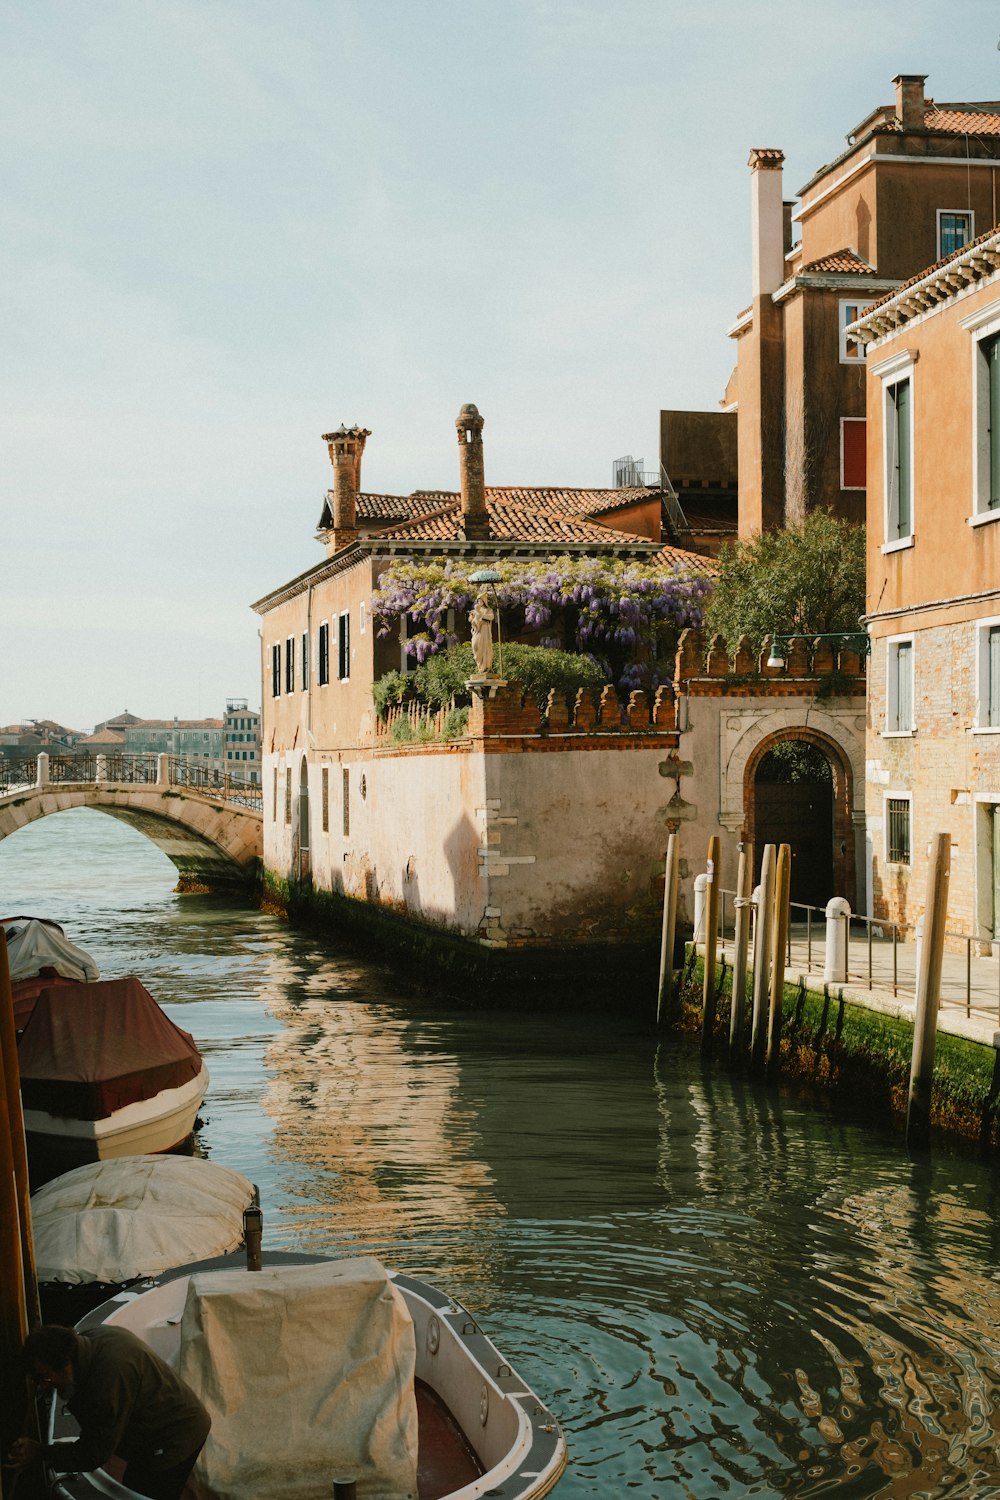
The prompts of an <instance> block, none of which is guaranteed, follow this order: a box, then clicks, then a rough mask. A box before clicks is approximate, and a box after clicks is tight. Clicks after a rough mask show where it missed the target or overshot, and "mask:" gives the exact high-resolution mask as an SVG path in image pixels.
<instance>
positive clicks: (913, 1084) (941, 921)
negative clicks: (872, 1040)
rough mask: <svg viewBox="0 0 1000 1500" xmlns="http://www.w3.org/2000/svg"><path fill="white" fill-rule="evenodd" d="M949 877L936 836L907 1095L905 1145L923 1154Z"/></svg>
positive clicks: (943, 844) (947, 848)
mask: <svg viewBox="0 0 1000 1500" xmlns="http://www.w3.org/2000/svg"><path fill="white" fill-rule="evenodd" d="M950 878H951V834H950V833H938V834H935V836H934V842H933V844H932V845H931V858H930V864H929V866H928V869H927V901H926V904H925V906H924V941H923V946H922V947H921V950H920V967H919V969H918V970H917V1005H916V1014H915V1016H914V1018H913V1056H912V1059H911V1062H910V1096H909V1100H908V1102H907V1106H906V1144H907V1146H908V1147H909V1148H910V1149H912V1150H917V1151H926V1149H927V1148H928V1146H929V1145H930V1136H931V1080H932V1077H933V1073H934V1047H935V1044H936V1042H937V1019H938V1001H939V1000H940V997H941V959H942V955H943V953H944V929H945V924H946V922H947V918H948V882H949V880H950Z"/></svg>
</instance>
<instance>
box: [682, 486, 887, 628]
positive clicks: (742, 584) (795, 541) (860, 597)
mask: <svg viewBox="0 0 1000 1500" xmlns="http://www.w3.org/2000/svg"><path fill="white" fill-rule="evenodd" d="M864 608H865V529H864V527H863V526H856V525H853V524H852V523H851V522H849V521H842V520H839V519H838V518H837V517H836V516H835V515H833V513H832V512H831V511H829V510H816V511H812V512H811V513H810V515H809V516H807V517H806V520H805V521H804V522H803V524H802V525H801V526H795V527H792V528H790V529H789V530H787V531H767V532H763V533H762V534H761V535H760V536H755V537H753V538H752V540H750V541H747V542H733V543H731V544H730V545H728V546H725V547H723V549H722V551H721V553H720V554H719V574H718V577H717V579H716V582H715V588H714V590H713V591H712V597H711V599H710V600H709V601H708V605H707V607H706V610H705V625H706V628H707V629H708V631H709V633H710V634H716V633H718V634H719V635H724V636H725V637H726V639H727V641H728V642H729V644H730V646H734V645H735V644H736V641H737V640H738V639H739V637H740V636H741V635H745V636H748V637H749V639H750V643H751V645H752V646H753V648H754V650H758V651H759V650H760V647H761V645H762V644H763V641H764V637H765V636H767V635H779V636H786V637H787V636H790V635H804V636H815V635H828V634H831V633H834V632H840V631H844V632H852V633H855V634H856V633H857V632H858V631H859V630H861V629H863V627H862V626H860V625H859V618H860V616H861V615H862V614H863V613H864Z"/></svg>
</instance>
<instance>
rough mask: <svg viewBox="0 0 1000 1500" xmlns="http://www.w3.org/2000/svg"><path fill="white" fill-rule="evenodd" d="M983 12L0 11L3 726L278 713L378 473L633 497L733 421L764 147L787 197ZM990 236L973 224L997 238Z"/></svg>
mask: <svg viewBox="0 0 1000 1500" xmlns="http://www.w3.org/2000/svg"><path fill="white" fill-rule="evenodd" d="M998 40H1000V12H998V11H997V9H996V6H995V5H994V4H992V3H986V0H970V3H967V4H965V5H963V6H962V7H961V11H960V13H959V12H956V20H955V21H954V22H951V21H947V20H943V19H942V13H941V9H940V5H939V4H937V3H936V0H935V3H931V0H907V3H902V0H882V3H877V0H866V3H865V4H864V5H862V4H860V3H855V0H843V3H841V4H839V5H838V6H836V7H829V6H827V7H819V8H818V9H816V8H814V9H813V11H811V12H803V11H795V10H791V11H790V10H789V9H788V8H787V7H778V6H775V5H773V4H768V5H764V4H759V3H756V0H701V3H699V4H691V3H689V0H685V3H678V0H613V3H612V0H461V3H454V0H270V3H261V0H0V135H2V142H3V149H2V152H0V267H2V271H0V383H2V392H0V394H2V409H0V514H2V517H3V526H2V532H0V724H10V723H16V722H18V721H20V720H27V719H32V718H34V719H41V718H49V719H55V720H57V721H58V722H60V723H63V724H66V725H68V726H70V727H71V728H74V729H79V730H84V731H88V730H90V729H91V728H92V727H93V725H94V724H95V723H96V722H98V721H100V720H103V719H105V718H108V717H109V716H111V715H113V714H116V713H120V712H122V711H123V710H125V709H127V710H128V711H129V712H131V713H135V714H139V715H140V716H142V717H149V718H161V717H173V716H174V715H177V716H178V717H180V718H202V717H218V716H220V715H221V713H222V711H223V708H224V705H225V700H226V699H227V698H229V697H240V698H246V699H247V700H248V701H249V702H250V704H251V706H259V704H260V700H261V689H260V668H259V645H258V637H257V630H258V625H259V619H258V617H257V615H256V614H254V612H253V611H252V610H251V609H250V607H249V606H250V603H251V602H252V601H253V600H254V599H257V598H260V597H261V596H262V595H264V594H265V593H267V592H269V591H270V590H272V589H274V588H276V587H277V586H278V585H280V584H281V583H283V582H285V581H286V580H288V579H290V578H292V577H294V576H296V575H297V574H299V573H301V572H303V571H304V570H305V569H307V568H308V567H310V566H312V565H313V564H314V563H316V562H319V561H320V560H321V559H322V557H323V555H324V554H323V551H322V549H321V547H320V545H319V543H317V542H316V540H315V529H316V523H317V521H318V519H319V515H320V510H321V506H322V501H323V495H324V492H325V491H326V490H327V489H328V488H329V487H330V486H331V484H332V470H331V468H330V461H329V457H328V454H327V450H326V446H325V444H324V443H323V442H322V441H321V438H322V434H323V433H324V432H328V431H330V430H331V428H334V427H337V426H339V425H340V424H341V423H342V422H346V423H348V424H354V423H360V424H362V425H363V426H365V427H368V428H370V429H371V432H372V436H371V437H370V438H369V439H368V445H367V449H366V452H365V457H364V467H363V472H362V488H363V489H366V490H375V491H383V492H395V493H408V492H409V491H410V490H413V489H433V488H445V489H453V490H457V488H458V454H457V451H456V449H457V444H456V438H455V427H454V422H455V417H456V415H457V414H458V411H459V408H460V407H461V406H462V405H463V403H464V402H466V401H474V402H475V403H476V404H477V405H478V407H479V409H480V411H481V412H482V414H483V416H484V418H485V422H486V426H485V430H484V443H485V460H486V478H487V483H492V484H522V485H528V484H532V485H546V484H563V485H594V486H604V485H609V484H610V483H611V465H612V461H613V459H615V458H616V457H618V456H620V455H622V454H625V453H632V454H634V455H636V456H638V457H643V458H645V459H646V461H647V467H655V465H656V463H657V461H658V433H659V412H660V409H661V408H663V407H679V408H691V409H701V408H713V409H714V408H716V407H717V404H718V402H719V400H720V398H721V397H722V395H723V391H724V388H725V384H726V380H727V378H728V376H729V373H730V371H731V369H732V366H733V363H734V345H733V344H732V342H731V341H730V340H729V339H727V337H726V332H725V331H726V329H727V327H729V326H730V324H731V323H732V321H733V319H734V317H735V315H736V313H737V312H739V311H740V309H741V308H743V307H745V306H746V304H747V302H748V301H749V297H750V252H749V221H750V183H749V173H748V170H747V156H748V154H749V151H750V149H751V147H754V146H777V147H780V148H781V149H783V150H784V152H785V157H786V161H785V176H784V190H785V196H786V197H792V196H794V195H795V193H796V191H797V190H798V189H799V188H800V187H801V186H802V185H803V184H804V183H805V182H807V181H808V179H809V178H810V177H811V176H812V174H813V172H814V171H815V170H816V169H817V168H818V167H819V166H821V165H822V164H823V163H825V162H828V161H830V160H832V159H833V158H834V157H835V156H837V155H838V154H839V152H840V151H841V150H842V149H843V147H844V145H845V139H844V138H845V136H846V134H847V133H848V131H850V130H851V129H852V127H853V126H854V125H856V124H857V123H858V122H859V121H860V120H862V119H863V118H864V117H865V116H866V115H867V114H868V113H869V112H870V111H871V110H872V109H873V108H874V107H876V106H877V105H879V104H886V103H890V102H891V101H892V99H893V96H894V90H893V86H892V82H891V80H892V78H893V77H894V75H895V74H897V73H900V72H904V73H926V74H928V82H927V92H928V93H929V94H930V95H932V96H933V97H934V98H936V99H938V100H939V101H942V100H949V101H954V100H979V99H998V98H1000V51H998ZM978 227H979V226H977V229H978Z"/></svg>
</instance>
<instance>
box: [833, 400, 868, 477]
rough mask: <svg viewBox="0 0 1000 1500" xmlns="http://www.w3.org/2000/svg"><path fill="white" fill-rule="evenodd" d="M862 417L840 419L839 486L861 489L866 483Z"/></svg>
mask: <svg viewBox="0 0 1000 1500" xmlns="http://www.w3.org/2000/svg"><path fill="white" fill-rule="evenodd" d="M867 432H868V423H867V422H866V421H865V419H864V417H841V419H840V488H841V489H842V490H863V489H864V488H865V486H866V484H867V472H868V454H867V449H866V435H867Z"/></svg>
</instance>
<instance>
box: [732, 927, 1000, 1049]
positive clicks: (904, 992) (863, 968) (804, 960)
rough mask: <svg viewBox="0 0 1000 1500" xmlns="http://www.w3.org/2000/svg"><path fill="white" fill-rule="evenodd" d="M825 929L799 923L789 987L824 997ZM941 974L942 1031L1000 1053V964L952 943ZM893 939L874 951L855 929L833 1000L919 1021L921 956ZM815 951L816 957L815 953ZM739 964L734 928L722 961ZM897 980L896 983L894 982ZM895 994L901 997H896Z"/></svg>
mask: <svg viewBox="0 0 1000 1500" xmlns="http://www.w3.org/2000/svg"><path fill="white" fill-rule="evenodd" d="M825 940H826V928H825V923H823V922H818V923H815V922H814V923H813V925H812V931H811V933H810V932H809V931H808V929H807V927H806V924H805V923H804V922H803V923H795V924H793V926H792V929H791V943H790V950H791V952H790V958H789V962H788V965H787V967H786V969H785V980H786V983H788V984H798V982H799V980H800V978H801V979H804V980H805V983H806V985H807V986H808V988H809V989H811V990H816V991H818V992H819V993H822V991H823V983H824V981H823V965H824V962H825V957H826V954H825ZM950 944H951V946H950V949H946V951H945V954H944V959H943V962H942V971H941V1001H940V1009H939V1012H938V1029H939V1030H940V1031H947V1032H951V1033H953V1034H954V1035H955V1036H964V1037H967V1038H968V1039H969V1040H970V1041H975V1042H984V1043H985V1044H986V1045H987V1046H990V1047H1000V959H997V958H996V957H985V958H984V957H980V956H979V955H978V954H976V953H975V951H974V950H975V948H976V947H978V946H981V945H979V944H976V943H972V944H967V943H966V942H965V940H964V939H963V938H953V939H951V940H950ZM893 949H894V945H893V942H892V938H891V936H890V937H882V938H878V937H874V936H873V937H872V940H871V947H870V949H869V943H868V937H867V933H866V931H865V930H864V929H863V928H861V927H855V928H852V931H851V938H850V944H849V947H848V955H847V970H848V977H847V979H846V980H845V982H844V983H843V984H841V983H839V982H837V983H832V984H831V985H830V992H831V994H834V995H837V996H839V995H840V993H841V991H843V996H844V999H845V1000H850V1001H851V1002H852V1003H853V1004H855V1005H864V1006H866V1007H867V1008H868V1009H869V1010H877V1011H880V1012H881V1013H882V1014H883V1015H891V1016H901V1017H903V1018H905V1019H906V1020H908V1021H912V1020H913V1015H914V1009H915V1001H914V996H915V992H916V972H917V961H916V960H917V954H916V945H915V944H914V943H902V942H900V943H896V944H895V952H894V951H893ZM810 950H811V951H810ZM723 954H725V958H726V962H727V963H728V964H731V963H732V961H733V934H732V928H731V927H730V928H729V930H728V931H727V933H726V934H725V938H724V940H723V939H722V938H720V940H719V946H718V956H719V958H720V959H721V957H722V955H723ZM894 976H895V981H894ZM894 991H895V993H894Z"/></svg>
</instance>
